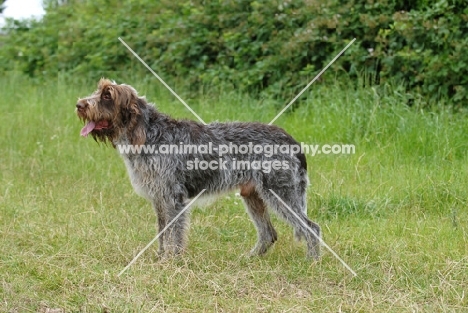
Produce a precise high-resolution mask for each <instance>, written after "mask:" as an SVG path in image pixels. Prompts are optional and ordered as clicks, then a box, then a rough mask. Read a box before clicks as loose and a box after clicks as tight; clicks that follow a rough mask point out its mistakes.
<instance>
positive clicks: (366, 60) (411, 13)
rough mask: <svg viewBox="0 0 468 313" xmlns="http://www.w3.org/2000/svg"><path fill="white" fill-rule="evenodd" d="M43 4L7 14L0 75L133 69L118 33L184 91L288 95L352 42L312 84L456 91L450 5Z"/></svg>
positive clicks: (456, 2)
mask: <svg viewBox="0 0 468 313" xmlns="http://www.w3.org/2000/svg"><path fill="white" fill-rule="evenodd" d="M48 3H49V5H48V7H47V10H46V11H47V14H46V15H45V17H44V19H43V20H42V21H39V22H35V21H26V22H18V21H9V24H8V25H9V28H8V29H7V31H8V34H9V36H8V37H7V38H6V39H5V44H4V47H3V48H2V50H1V51H0V70H12V69H16V70H21V71H23V72H25V73H28V74H29V75H31V76H38V75H42V74H47V75H52V74H55V73H56V72H57V71H60V72H67V73H71V74H72V75H80V76H84V75H89V76H93V77H95V76H99V75H106V73H113V74H114V75H115V72H119V74H118V76H122V75H126V73H128V72H130V71H132V72H133V71H137V72H141V73H144V72H145V71H146V69H144V68H143V67H142V66H141V65H140V64H138V61H136V60H135V58H134V57H133V56H132V55H131V54H130V53H129V52H128V51H127V50H126V49H125V48H124V47H123V46H122V44H121V43H120V42H119V41H118V40H117V38H118V37H122V38H123V39H124V40H125V41H126V42H127V43H128V44H129V45H130V46H131V47H132V48H133V49H134V50H135V51H136V52H137V53H138V54H139V55H140V56H141V57H142V58H143V59H144V60H145V61H146V62H147V63H148V64H149V65H150V66H151V67H152V68H154V69H155V70H157V71H158V72H159V73H164V74H165V75H171V76H177V77H183V78H184V80H185V81H186V83H187V84H188V85H190V86H192V87H199V86H201V85H204V84H216V83H218V82H228V83H230V84H231V85H232V86H234V87H236V88H239V89H241V90H244V91H247V92H254V93H255V92H259V91H261V92H263V93H265V94H267V95H269V96H275V97H278V98H281V99H285V98H286V99H289V98H290V97H291V96H292V95H294V94H296V93H297V92H298V91H299V90H300V89H301V88H302V87H303V86H304V85H305V84H306V82H307V81H309V80H310V79H311V78H312V77H314V76H315V75H316V74H317V73H318V71H319V70H320V69H321V68H323V67H324V66H325V65H326V64H327V63H328V62H329V61H330V60H331V59H332V58H333V57H334V55H336V54H337V53H338V52H339V51H340V50H341V49H342V48H343V47H344V46H345V45H346V44H347V43H348V42H349V41H350V40H351V39H353V38H357V42H356V43H355V44H354V45H352V46H351V48H350V49H349V50H348V51H347V52H346V53H345V54H344V55H343V57H342V58H340V59H339V60H338V62H336V64H334V65H333V66H332V68H331V70H329V71H328V72H327V73H326V74H325V75H324V76H323V77H322V78H321V79H322V80H329V79H330V78H333V79H334V78H336V77H340V76H343V75H344V76H346V77H351V78H357V77H361V76H363V75H364V76H365V77H366V81H364V83H371V84H374V83H382V82H389V81H392V80H398V81H404V82H405V83H406V84H407V89H408V90H409V91H410V92H412V93H415V94H416V93H422V94H423V95H425V96H427V97H429V98H431V99H432V100H440V99H442V98H447V99H450V100H451V101H453V102H455V103H457V104H460V103H461V104H462V103H464V102H465V101H466V100H467V98H468V94H467V92H466V89H467V88H468V86H467V85H468V78H467V77H468V75H467V71H466V65H467V64H468V55H467V54H466V53H463V52H464V51H466V49H467V48H468V36H467V35H468V31H467V29H468V27H467V25H468V9H467V8H465V4H464V3H465V1H462V0H439V1H436V2H431V1H428V0H419V1H412V2H409V1H403V0H382V1H374V0H347V1H338V0H329V1H323V0H297V1H290V0H284V1H262V0H257V1H247V0H238V1H229V0H226V1H204V0H192V1H181V2H175V1H169V0H163V1H158V2H155V1H149V0H144V1H124V2H121V1H116V0H96V1H69V2H67V4H64V5H53V3H55V2H54V1H49V2H48ZM58 25H59V28H58ZM57 28H58V29H59V30H58V31H57V30H56V29H57Z"/></svg>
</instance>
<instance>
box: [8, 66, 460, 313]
mask: <svg viewBox="0 0 468 313" xmlns="http://www.w3.org/2000/svg"><path fill="white" fill-rule="evenodd" d="M128 83H130V84H132V85H134V86H135V87H136V88H137V89H138V90H140V93H141V94H146V95H147V96H148V98H149V99H150V100H152V101H155V102H157V106H158V107H159V109H160V110H161V111H164V112H166V113H169V114H171V115H173V116H177V117H187V118H193V117H192V116H191V115H190V113H189V112H188V111H187V110H186V109H185V108H184V107H183V106H182V105H181V104H180V103H178V102H177V100H175V99H174V98H173V97H172V96H171V95H170V94H169V93H168V92H167V91H166V90H164V89H162V88H161V87H158V83H157V82H155V81H150V83H140V84H139V82H138V81H128ZM94 84H95V82H89V83H88V84H71V83H63V82H61V81H49V82H47V83H41V84H38V83H33V82H31V81H30V80H28V79H25V78H22V77H21V76H15V75H8V76H5V77H3V78H0V92H1V94H2V114H1V115H0V133H1V134H2V136H1V137H0V155H1V163H0V169H1V171H0V175H1V176H0V179H1V181H0V210H1V214H0V223H1V226H0V297H1V299H2V302H1V303H0V311H2V312H38V311H40V312H50V311H51V309H60V310H57V312H63V311H65V312H97V311H102V312H249V311H252V312H253V311H257V312H286V311H287V312H465V311H466V307H468V300H467V296H466V294H465V293H466V286H467V285H468V274H467V273H468V256H467V255H468V234H467V231H468V227H467V220H468V213H467V210H466V207H467V199H468V190H467V188H466V186H467V185H468V162H467V161H468V160H467V145H468V119H467V114H466V113H464V112H456V113H454V112H452V111H451V110H449V109H447V108H444V107H435V108H432V109H430V110H427V109H426V110H423V109H421V106H420V104H418V103H415V105H414V106H413V107H408V106H407V105H406V104H405V103H406V100H407V99H406V95H405V93H404V92H402V91H401V88H400V87H399V86H397V85H396V86H390V87H385V88H381V89H378V90H377V89H372V88H359V89H354V88H351V87H347V86H344V85H337V86H328V87H325V86H319V85H316V86H313V87H312V88H311V92H310V94H309V98H308V99H306V100H304V101H303V102H302V103H301V105H300V106H299V107H297V108H296V109H295V110H294V112H292V113H288V114H285V115H283V116H282V117H281V118H280V119H278V121H277V123H276V124H277V125H280V126H282V127H284V128H285V129H286V130H288V131H289V132H290V133H291V134H292V135H293V136H294V137H295V138H296V139H297V140H299V141H303V142H306V143H311V144H312V143H317V144H326V143H328V144H329V143H351V144H354V145H355V146H356V154H355V155H341V156H331V155H327V156H326V155H319V156H315V157H310V156H309V157H308V166H309V173H310V179H311V182H312V186H311V187H310V189H309V199H308V201H309V216H310V217H311V218H312V219H314V220H316V221H317V222H318V223H319V224H320V225H321V226H322V229H323V237H324V240H325V241H326V242H327V244H328V245H330V246H331V247H332V248H333V249H334V250H335V251H336V252H337V253H338V254H339V255H340V256H341V257H342V258H343V259H344V260H345V261H346V262H347V263H348V264H349V265H350V266H351V267H352V268H353V269H354V270H355V271H356V272H357V273H358V276H357V277H355V278H353V277H352V275H351V274H350V273H349V272H348V271H347V270H346V269H345V268H344V267H343V266H342V265H341V264H340V263H339V262H338V261H337V260H336V259H335V258H334V257H333V256H332V255H331V254H330V253H328V252H327V251H326V250H325V249H324V250H323V251H324V253H323V257H322V259H321V260H320V261H319V262H315V263H314V262H309V261H307V260H305V258H304V255H305V249H304V246H303V243H297V242H293V241H292V230H291V229H289V228H288V227H287V226H286V225H285V224H284V223H283V222H282V221H280V220H277V219H274V221H273V222H274V224H275V226H276V227H277V230H278V233H279V236H280V238H279V241H278V242H277V243H276V244H275V246H274V247H273V248H272V250H271V251H270V252H269V253H268V254H267V255H266V256H264V257H261V258H247V257H245V255H244V253H245V252H247V251H248V250H249V249H250V248H251V247H252V246H253V244H254V242H255V239H256V234H255V230H254V228H253V226H252V225H251V222H250V221H249V218H248V217H247V214H246V213H245V212H244V209H243V207H242V203H241V201H240V199H239V198H238V197H236V196H235V195H234V194H228V195H225V196H223V197H221V198H220V199H219V200H218V201H216V202H215V203H214V204H212V205H211V206H208V207H203V208H197V209H194V210H193V212H192V223H191V230H190V237H189V238H190V239H189V247H188V252H187V254H186V255H184V257H183V258H180V259H175V260H171V261H162V262H158V261H156V259H155V255H154V253H155V251H156V246H155V247H152V248H151V249H150V250H149V251H147V252H146V253H145V254H144V255H143V256H142V257H141V258H140V259H139V260H138V261H137V262H136V263H135V264H134V265H133V266H132V267H131V268H130V270H129V271H128V272H127V273H125V274H124V275H122V276H121V277H120V278H118V277H117V276H116V275H117V273H119V272H120V271H121V270H122V269H123V267H124V266H125V265H126V264H127V263H128V262H129V261H130V260H131V259H132V258H133V256H134V255H135V254H136V253H137V252H138V251H139V250H140V249H141V248H143V247H144V246H145V245H146V244H147V243H148V242H149V241H150V240H151V239H152V238H153V236H154V235H155V222H156V219H155V216H154V213H153V211H152V209H151V207H150V205H149V204H148V203H147V202H146V201H145V200H143V199H141V198H139V197H138V196H137V195H136V194H135V193H134V192H133V190H132V187H131V185H130V183H129V180H128V178H127V175H126V172H125V168H124V164H123V162H122V161H121V160H120V158H119V156H118V155H117V153H116V152H115V151H114V150H113V149H112V148H111V147H106V146H103V145H98V144H96V143H95V142H94V141H93V140H91V139H83V138H80V137H79V130H80V128H81V126H82V125H81V123H80V122H79V121H78V119H77V118H76V116H75V115H74V103H75V100H76V98H77V97H78V96H82V95H87V94H89V93H90V92H91V91H92V90H93V89H94ZM186 100H187V102H188V103H189V104H190V105H192V106H193V108H194V109H195V111H196V112H198V113H199V114H200V115H201V116H202V118H203V119H204V120H205V121H213V120H221V121H224V120H244V121H253V120H255V121H262V122H266V123H267V122H269V121H270V120H271V119H272V118H273V117H274V116H275V115H276V113H277V112H278V111H279V110H278V106H277V105H275V103H274V102H272V101H270V100H268V99H266V100H264V101H256V100H252V99H250V98H249V97H247V96H244V95H240V94H237V93H235V92H232V91H224V92H212V93H209V92H205V93H203V94H201V95H199V96H197V97H194V98H190V97H189V96H186ZM288 100H289V99H286V100H285V103H286V102H287V101H288ZM292 242H293V243H292Z"/></svg>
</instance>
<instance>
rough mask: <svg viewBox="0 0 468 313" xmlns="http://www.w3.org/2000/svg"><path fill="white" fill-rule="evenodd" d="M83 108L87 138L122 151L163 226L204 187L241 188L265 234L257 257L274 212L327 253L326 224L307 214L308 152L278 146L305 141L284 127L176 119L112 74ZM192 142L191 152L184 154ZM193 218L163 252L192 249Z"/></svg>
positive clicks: (176, 228)
mask: <svg viewBox="0 0 468 313" xmlns="http://www.w3.org/2000/svg"><path fill="white" fill-rule="evenodd" d="M76 114H77V115H78V117H79V118H80V119H81V120H82V121H83V122H84V123H85V126H84V127H83V129H82V130H81V135H82V136H87V135H89V134H91V136H92V137H93V138H94V139H95V140H96V141H98V142H104V143H111V144H112V146H113V147H114V148H117V149H119V151H120V154H121V156H122V158H123V160H124V162H125V165H126V168H127V171H128V174H129V176H130V180H131V183H132V186H133V187H134V189H135V191H136V192H137V193H138V194H139V195H140V196H143V197H144V198H146V199H148V200H149V201H150V202H151V204H152V206H153V208H154V210H155V211H156V214H157V220H158V227H159V231H161V230H163V229H164V228H165V227H166V225H168V223H170V222H171V221H172V220H173V219H174V218H175V217H176V216H177V215H178V214H179V213H180V212H181V211H182V210H183V208H184V207H185V205H186V204H187V202H188V201H189V200H190V199H192V198H194V197H196V196H197V195H198V194H199V193H201V192H202V190H204V189H205V190H206V191H205V194H206V195H218V194H221V193H224V192H229V191H232V190H236V189H238V190H240V195H241V196H242V199H243V202H244V204H245V207H246V210H247V212H248V214H249V216H250V218H251V219H252V221H253V224H254V225H255V227H256V230H257V235H258V239H257V242H256V244H255V246H254V247H253V249H252V250H251V251H250V255H263V254H265V253H266V252H267V250H268V249H269V248H270V247H271V246H272V245H273V243H274V242H275V241H276V240H277V238H278V236H277V232H276V230H275V228H274V227H273V225H272V223H271V220H270V215H269V210H271V211H273V212H274V213H276V214H277V215H278V216H279V217H280V218H282V219H284V220H285V221H286V222H287V223H289V224H290V225H291V226H292V227H293V229H294V234H295V237H296V238H297V239H298V240H300V239H305V241H306V245H307V253H306V255H307V257H309V258H313V259H318V258H319V256H320V227H319V225H318V224H316V223H314V222H312V221H311V220H309V218H308V217H307V213H306V212H307V206H306V189H307V186H308V184H309V180H308V177H307V162H306V158H305V155H304V154H303V153H301V152H297V151H294V153H293V152H291V151H293V149H292V148H291V151H289V150H288V153H281V152H279V151H278V149H276V148H280V149H283V148H284V147H286V148H287V147H293V146H295V147H297V146H298V145H299V144H298V142H297V141H296V140H295V139H294V138H293V137H292V136H291V135H289V134H288V133H286V132H285V131H284V130H283V129H281V128H279V127H277V126H273V125H266V124H261V123H257V122H228V123H219V122H214V123H210V124H207V125H204V124H201V123H198V122H195V121H192V120H177V119H173V118H171V117H170V116H168V115H166V114H164V113H161V112H159V111H158V110H157V109H156V108H155V106H154V105H152V104H151V103H148V102H147V100H146V98H145V97H140V96H139V95H138V93H137V91H136V90H135V89H134V88H133V87H131V86H129V85H125V84H116V83H115V82H113V81H110V80H108V79H104V78H102V79H101V80H100V81H99V83H98V88H97V90H96V91H95V92H94V93H92V94H91V95H90V96H88V97H85V98H80V99H79V100H78V102H77V104H76ZM186 146H188V147H189V148H190V149H191V151H189V152H190V153H181V152H183V151H182V150H184V147H186ZM202 147H203V149H202ZM163 148H164V149H163ZM168 148H171V149H172V148H174V149H173V150H174V151H172V152H173V153H168V151H167V149H168ZM175 148H178V149H175ZM196 148H199V149H198V150H197V149H196ZM209 148H211V149H209ZM267 148H268V149H267ZM271 148H275V151H274V153H273V152H271V151H272V149H271ZM125 149H127V150H125ZM124 150H125V151H124ZM150 150H151V151H150ZM162 150H164V151H165V152H166V153H162ZM175 150H179V151H177V152H178V153H175V152H176V151H175ZM164 151H163V152H164ZM266 152H268V153H266ZM202 165H203V166H202ZM280 199H281V200H282V201H280ZM285 204H286V205H285ZM291 209H292V210H293V212H294V213H295V214H294V213H291V211H290V210H291ZM188 220H189V218H188V214H187V212H184V213H183V214H181V215H180V217H179V218H178V219H177V220H175V221H174V222H173V223H172V225H170V227H168V228H167V230H166V231H165V232H164V233H163V234H162V235H161V236H160V237H159V249H158V254H159V255H161V256H168V255H177V254H180V253H182V252H183V251H184V249H185V247H186V233H187V228H188ZM312 232H313V233H312Z"/></svg>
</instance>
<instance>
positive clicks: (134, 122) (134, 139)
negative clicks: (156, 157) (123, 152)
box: [126, 97, 146, 146]
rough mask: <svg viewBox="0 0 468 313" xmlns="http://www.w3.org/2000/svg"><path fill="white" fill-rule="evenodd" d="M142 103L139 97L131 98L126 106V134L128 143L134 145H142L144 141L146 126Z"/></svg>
mask: <svg viewBox="0 0 468 313" xmlns="http://www.w3.org/2000/svg"><path fill="white" fill-rule="evenodd" d="M144 109H145V107H144V103H142V100H141V99H140V98H138V97H137V98H136V99H132V101H131V102H130V103H129V104H128V107H127V108H126V111H127V118H128V126H127V129H128V132H127V136H128V139H129V141H130V144H132V145H134V146H138V145H144V144H145V142H146V127H145V121H144V118H143V114H142V110H144Z"/></svg>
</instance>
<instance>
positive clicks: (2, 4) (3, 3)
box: [0, 0, 6, 14]
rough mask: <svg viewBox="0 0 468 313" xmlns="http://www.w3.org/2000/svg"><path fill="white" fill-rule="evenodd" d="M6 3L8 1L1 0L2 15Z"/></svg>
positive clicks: (0, 12) (0, 10)
mask: <svg viewBox="0 0 468 313" xmlns="http://www.w3.org/2000/svg"><path fill="white" fill-rule="evenodd" d="M5 2H6V0H0V14H2V13H3V10H5Z"/></svg>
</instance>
